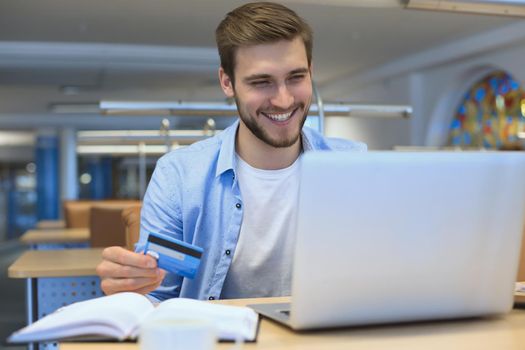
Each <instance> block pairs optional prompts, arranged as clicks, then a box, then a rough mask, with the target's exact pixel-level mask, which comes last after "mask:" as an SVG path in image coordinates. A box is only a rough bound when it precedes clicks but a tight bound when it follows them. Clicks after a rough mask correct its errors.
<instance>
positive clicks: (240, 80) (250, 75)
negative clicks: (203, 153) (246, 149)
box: [219, 37, 312, 148]
mask: <svg viewBox="0 0 525 350" xmlns="http://www.w3.org/2000/svg"><path fill="white" fill-rule="evenodd" d="M235 62H236V64H235V70H234V75H235V84H232V81H231V79H230V77H229V76H228V75H226V74H225V73H224V71H223V70H222V68H221V69H220V70H219V78H220V82H221V87H222V89H223V91H224V93H225V94H226V95H227V96H228V97H233V98H235V101H236V102H237V110H238V111H239V116H240V119H241V122H240V126H239V134H238V138H239V139H238V141H239V143H245V144H246V142H249V143H253V144H257V143H261V142H262V143H264V144H265V145H266V146H270V147H274V148H284V147H291V146H293V145H297V144H298V143H299V142H300V135H301V129H302V126H303V124H304V121H305V119H306V115H307V113H308V109H309V107H310V102H311V99H312V82H311V74H310V73H311V72H310V67H309V65H308V60H307V57H306V50H305V47H304V43H303V41H302V40H301V39H300V38H299V37H297V38H295V39H293V40H291V41H289V40H281V41H278V42H275V43H271V44H262V45H254V46H249V47H240V48H238V50H237V52H236V57H235Z"/></svg>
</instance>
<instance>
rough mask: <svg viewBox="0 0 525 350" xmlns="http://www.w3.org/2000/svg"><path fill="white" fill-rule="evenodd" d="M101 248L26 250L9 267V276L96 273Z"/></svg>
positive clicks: (87, 274)
mask: <svg viewBox="0 0 525 350" xmlns="http://www.w3.org/2000/svg"><path fill="white" fill-rule="evenodd" d="M102 250H103V248H89V249H64V250H28V251H26V252H24V253H23V254H22V255H21V256H20V257H19V258H18V259H17V260H16V261H15V262H14V263H13V264H12V265H11V266H9V268H8V269H7V275H8V276H9V277H10V278H38V277H71V276H93V275H96V271H95V268H96V266H97V265H98V264H99V263H100V262H101V261H102Z"/></svg>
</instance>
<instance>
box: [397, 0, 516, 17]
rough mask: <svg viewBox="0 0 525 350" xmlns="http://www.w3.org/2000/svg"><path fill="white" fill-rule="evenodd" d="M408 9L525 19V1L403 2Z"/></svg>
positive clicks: (428, 0)
mask: <svg viewBox="0 0 525 350" xmlns="http://www.w3.org/2000/svg"><path fill="white" fill-rule="evenodd" d="M403 3H404V5H405V7H406V8H409V9H418V10H434V11H451V12H467V13H476V14H483V15H502V16H515V17H525V1H523V0H501V1H498V0H403Z"/></svg>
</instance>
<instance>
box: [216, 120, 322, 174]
mask: <svg viewBox="0 0 525 350" xmlns="http://www.w3.org/2000/svg"><path fill="white" fill-rule="evenodd" d="M238 128H239V119H237V120H236V121H235V123H233V124H232V125H231V126H229V127H228V128H226V129H224V131H223V132H222V133H221V136H222V142H221V148H220V150H219V158H218V162H217V170H216V172H215V176H220V175H222V174H223V173H225V172H226V171H228V170H232V171H234V169H235V166H236V162H237V160H236V158H235V139H236V136H237V129H238ZM308 131H309V130H308V129H307V128H303V130H302V131H301V140H302V143H303V152H307V151H311V150H313V149H314V147H313V143H312V141H313V140H312V138H314V139H315V135H312V133H311V132H308Z"/></svg>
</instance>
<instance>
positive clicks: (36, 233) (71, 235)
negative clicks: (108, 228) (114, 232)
mask: <svg viewBox="0 0 525 350" xmlns="http://www.w3.org/2000/svg"><path fill="white" fill-rule="evenodd" d="M20 241H22V242H23V243H26V244H42V243H86V242H88V241H89V229H88V228H54V229H34V230H28V231H26V233H24V234H23V235H22V236H21V237H20Z"/></svg>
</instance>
